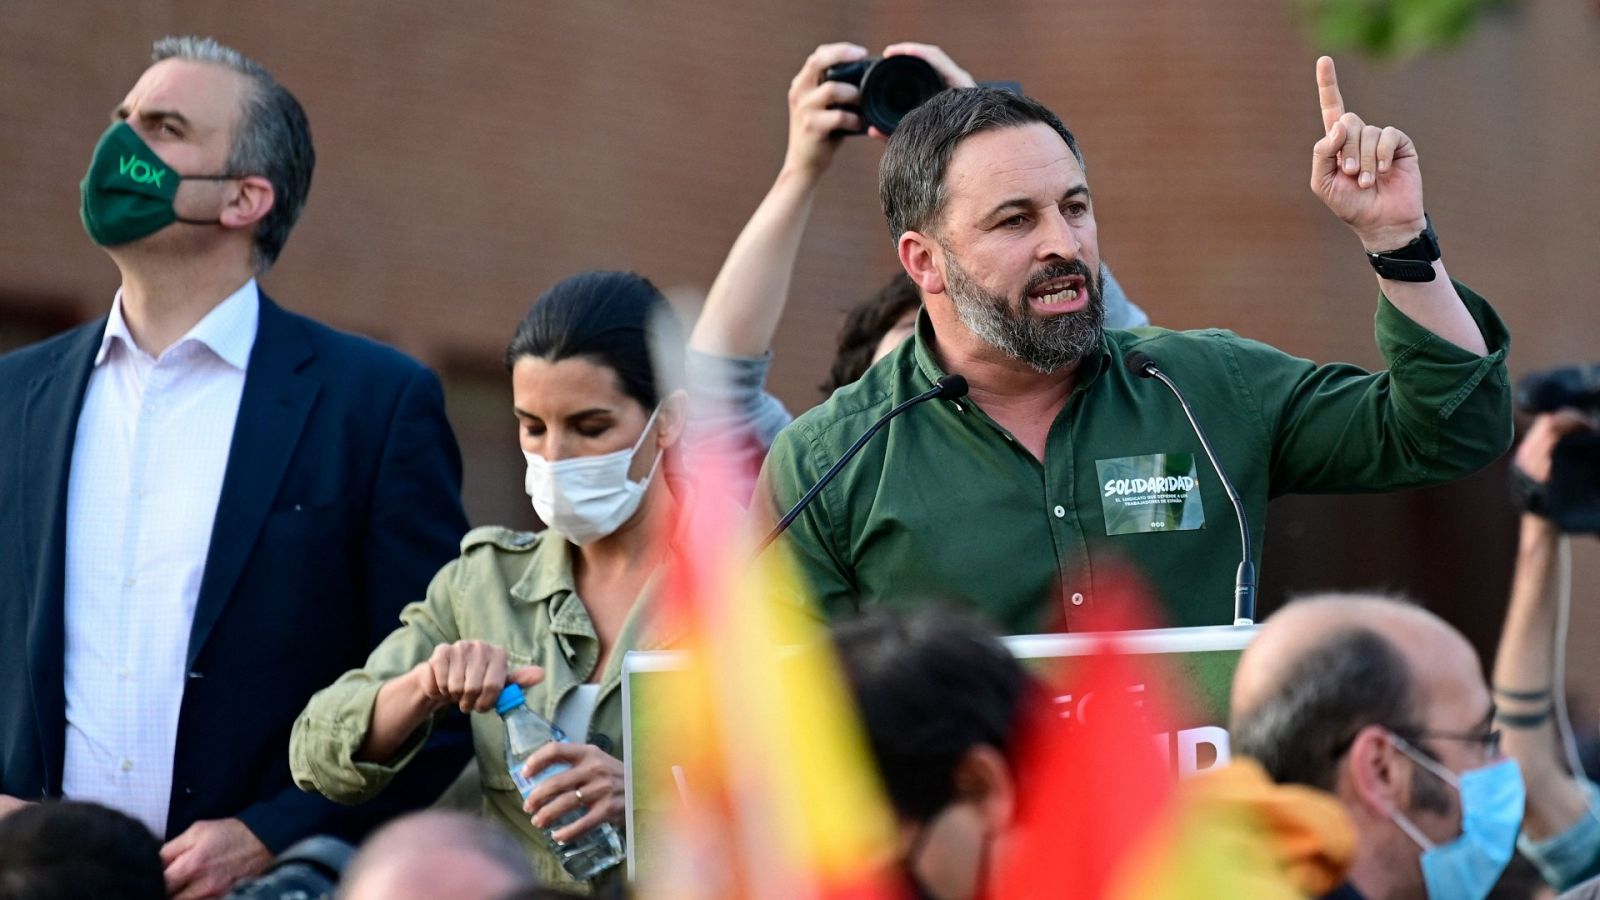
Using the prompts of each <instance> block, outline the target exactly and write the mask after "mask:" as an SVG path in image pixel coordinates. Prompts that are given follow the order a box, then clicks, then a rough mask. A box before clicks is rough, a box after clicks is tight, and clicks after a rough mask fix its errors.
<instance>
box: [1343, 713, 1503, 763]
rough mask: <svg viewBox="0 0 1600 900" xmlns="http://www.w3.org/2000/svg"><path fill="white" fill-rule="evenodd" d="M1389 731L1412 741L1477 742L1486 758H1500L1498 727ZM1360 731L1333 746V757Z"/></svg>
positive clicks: (1344, 748) (1345, 750)
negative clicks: (1472, 729) (1478, 730)
mask: <svg viewBox="0 0 1600 900" xmlns="http://www.w3.org/2000/svg"><path fill="white" fill-rule="evenodd" d="M1369 724H1373V725H1376V724H1378V723H1376V722H1372V723H1369ZM1365 727H1366V726H1365V725H1363V726H1362V728H1365ZM1381 727H1387V726H1381ZM1388 731H1389V732H1390V733H1391V734H1394V735H1397V736H1399V737H1401V738H1403V739H1405V740H1407V741H1410V742H1411V743H1417V742H1418V741H1462V742H1464V743H1468V744H1477V745H1478V746H1480V747H1481V748H1482V752H1483V758H1484V759H1499V758H1500V738H1501V736H1502V734H1503V732H1502V731H1501V730H1500V729H1498V728H1491V729H1489V730H1488V731H1481V732H1472V733H1466V734H1463V733H1461V732H1452V731H1426V730H1424V729H1421V728H1388ZM1360 733H1361V730H1360V729H1357V730H1356V731H1354V732H1352V733H1351V734H1350V736H1349V737H1347V738H1345V739H1344V740H1342V741H1340V742H1339V743H1337V744H1335V745H1334V746H1333V748H1332V750H1333V758H1334V759H1338V758H1339V757H1341V756H1344V755H1345V753H1346V752H1347V751H1349V749H1350V746H1351V745H1352V744H1354V743H1355V742H1356V736H1357V735H1359V734H1360Z"/></svg>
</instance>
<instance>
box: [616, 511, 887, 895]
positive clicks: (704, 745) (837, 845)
mask: <svg viewBox="0 0 1600 900" xmlns="http://www.w3.org/2000/svg"><path fill="white" fill-rule="evenodd" d="M686 493H687V494H688V496H690V497H712V496H714V491H711V490H697V489H691V490H689V491H688V492H686ZM687 508H689V509H691V512H690V513H689V515H690V516H692V521H680V522H679V527H678V529H677V533H678V535H679V539H678V540H677V541H676V542H675V544H676V546H675V550H674V553H673V554H672V558H671V561H670V562H669V564H668V572H667V575H666V578H665V583H664V585H663V591H662V595H661V596H660V597H659V598H658V608H659V610H660V614H661V615H663V616H666V617H669V618H671V619H673V620H675V621H674V624H673V627H672V629H671V630H672V631H674V632H676V633H680V634H683V635H684V637H683V638H682V640H681V642H680V643H679V645H678V649H680V650H681V651H682V652H683V653H684V655H685V656H686V657H687V662H688V669H687V671H685V672H679V673H675V681H674V684H675V688H674V689H673V690H671V691H670V693H668V694H667V695H664V696H658V697H656V702H655V703H653V708H651V709H650V710H649V712H648V714H649V715H650V716H652V717H654V726H655V727H656V728H658V730H659V731H660V732H661V733H663V734H664V735H665V738H664V740H663V744H662V748H661V752H662V753H664V754H666V755H667V756H668V757H669V758H670V759H672V760H678V761H681V762H676V763H674V764H673V766H672V772H673V777H672V781H671V784H670V786H668V788H667V789H668V790H670V791H671V792H672V793H674V794H675V795H676V796H674V797H670V798H665V802H663V799H664V798H659V797H658V798H654V802H652V803H651V804H650V805H651V806H653V807H654V808H655V809H656V810H657V814H656V817H655V819H654V820H653V821H646V822H645V823H643V825H644V826H647V827H649V828H651V829H654V830H656V831H657V832H658V833H660V834H662V835H664V836H665V837H664V839H665V841H666V845H667V848H668V849H667V850H665V851H664V852H663V853H661V854H659V855H658V859H659V860H660V862H661V865H659V866H656V867H655V869H656V872H657V873H658V874H655V875H652V874H650V873H643V877H642V879H641V882H640V883H639V885H638V889H639V895H640V896H642V897H651V898H654V897H667V898H676V897H695V898H765V897H772V898H778V897H782V898H802V900H803V898H819V900H834V898H838V900H856V898H860V900H867V898H887V897H895V896H898V890H899V888H898V882H897V881H896V880H895V879H894V878H893V876H892V875H890V874H889V873H890V872H891V871H892V870H891V869H890V868H889V866H890V863H891V862H892V861H893V859H894V842H895V828H894V819H893V816H892V814H891V812H890V811H889V807H888V804H887V801H886V798H885V795H884V793H883V790H882V787H881V785H880V783H879V781H878V776H877V773H876V769H875V767H874V765H873V762H872V759H871V755H870V751H869V749H868V745H867V741H866V737H865V733H864V732H863V730H862V728H861V726H860V723H859V721H858V720H857V718H856V714H855V709H854V705H853V702H852V700H851V697H850V694H849V692H848V688H847V687H846V685H845V682H844V679H843V676H842V673H841V671H840V669H839V667H838V662H837V660H836V659H835V658H834V656H833V654H832V651H831V645H830V644H829V643H828V640H827V634H826V631H825V629H824V628H823V626H822V625H821V624H820V623H819V622H818V621H817V620H816V619H814V618H812V617H811V616H810V615H808V614H805V613H803V612H801V611H800V610H798V609H796V608H794V607H793V606H792V605H791V600H790V599H789V598H792V597H794V596H801V595H802V593H801V590H800V585H799V578H798V575H797V573H796V572H795V571H794V570H793V568H792V567H791V566H790V564H789V563H788V562H787V559H786V557H785V556H784V555H783V554H782V553H781V546H780V547H777V548H774V550H772V551H769V552H767V553H764V554H761V555H760V557H759V558H756V559H755V561H754V562H752V561H751V559H752V554H751V550H750V548H751V547H752V543H751V542H750V541H749V540H748V539H747V537H746V536H745V535H743V534H742V533H741V530H740V524H741V523H740V522H739V520H738V514H739V513H740V512H741V511H740V510H737V509H736V508H735V507H733V506H732V505H731V504H730V505H727V506H726V507H720V506H717V505H716V503H715V501H712V502H708V503H707V504H706V505H705V506H704V507H694V506H693V504H692V503H691V504H690V505H689V506H688V507H687ZM639 787H641V786H636V789H638V788H639Z"/></svg>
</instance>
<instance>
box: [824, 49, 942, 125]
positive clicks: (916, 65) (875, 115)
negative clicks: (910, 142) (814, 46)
mask: <svg viewBox="0 0 1600 900" xmlns="http://www.w3.org/2000/svg"><path fill="white" fill-rule="evenodd" d="M822 80H823V81H842V82H844V83H845V84H853V85H855V86H856V87H859V88H861V105H860V106H840V107H839V108H840V109H847V110H849V111H851V112H854V113H859V114H860V115H861V118H863V119H865V120H866V123H867V124H868V125H871V126H872V127H874V128H876V129H878V130H879V131H881V132H883V133H884V134H891V133H893V132H894V129H895V126H897V125H899V124H900V120H901V119H903V118H905V115H906V113H908V112H911V111H912V110H913V109H916V108H917V107H919V106H921V105H922V104H924V103H926V102H928V99H929V98H930V97H932V96H933V95H934V94H937V93H939V92H940V91H942V90H944V88H945V84H944V79H943V78H942V77H940V75H939V72H938V70H936V69H934V67H933V66H931V65H929V64H928V61H927V60H924V59H921V58H919V57H915V56H886V57H883V58H882V59H861V60H856V61H855V62H847V63H839V64H838V65H833V66H829V67H828V68H827V69H826V70H824V71H823V73H822ZM837 133H839V134H865V133H866V129H865V128H862V129H861V131H858V132H849V131H841V132H837Z"/></svg>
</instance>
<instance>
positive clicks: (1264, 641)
mask: <svg viewBox="0 0 1600 900" xmlns="http://www.w3.org/2000/svg"><path fill="white" fill-rule="evenodd" d="M1473 692H1477V693H1479V694H1483V693H1484V689H1483V676H1482V672H1481V670H1480V669H1479V667H1478V660H1477V656H1476V654H1475V653H1474V652H1473V649H1472V645H1471V644H1469V643H1467V640H1466V638H1464V637H1462V636H1461V634H1460V632H1458V631H1456V630H1455V629H1454V628H1452V627H1451V626H1450V625H1449V624H1447V623H1446V622H1445V621H1444V620H1443V619H1440V618H1439V617H1438V616H1436V615H1434V614H1433V613H1430V612H1428V611H1427V610H1425V609H1423V608H1421V607H1419V606H1416V605H1413V604H1410V603H1406V602H1403V601H1400V600H1396V599H1393V598H1389V597H1384V596H1380V595H1375V594H1323V595H1318V596H1314V597H1308V598H1306V599H1304V600H1298V601H1296V602H1294V603H1291V604H1289V605H1288V606H1286V607H1284V608H1283V609H1282V610H1280V611H1279V612H1277V613H1276V614H1274V615H1273V616H1272V617H1271V618H1269V619H1268V620H1267V621H1266V623H1265V624H1264V625H1263V626H1262V627H1261V632H1260V633H1259V634H1258V635H1257V636H1256V639H1255V640H1254V641H1253V642H1252V643H1251V645H1250V647H1249V648H1248V649H1247V650H1246V651H1245V652H1244V655H1243V656H1242V657H1241V658H1240V660H1239V668H1238V670H1237V671H1236V672H1235V673H1234V680H1233V693H1232V700H1231V703H1230V707H1231V710H1232V713H1231V718H1232V722H1231V726H1230V732H1231V734H1232V738H1233V749H1234V751H1235V752H1237V753H1240V754H1243V755H1245V756H1251V757H1254V758H1256V759H1258V760H1260V761H1261V763H1262V764H1263V765H1264V766H1266V768H1267V771H1268V772H1269V773H1271V774H1272V776H1273V778H1274V779H1275V780H1277V781H1279V782H1283V783H1300V784H1310V785H1313V786H1316V787H1321V788H1324V789H1328V790H1331V789H1333V787H1334V782H1335V780H1336V773H1337V763H1338V756H1339V751H1340V750H1341V749H1342V746H1341V745H1343V744H1346V742H1348V741H1349V740H1350V739H1351V737H1352V736H1353V735H1354V734H1355V733H1356V732H1357V731H1359V730H1360V729H1361V728H1363V727H1365V726H1367V725H1373V724H1377V725H1383V726H1384V727H1386V728H1390V729H1402V730H1404V729H1415V728H1417V727H1420V723H1421V721H1422V717H1423V710H1424V708H1425V707H1427V706H1429V705H1432V704H1437V703H1440V702H1442V701H1444V700H1446V699H1453V700H1460V699H1462V698H1466V700H1465V701H1463V702H1470V701H1471V697H1470V696H1469V695H1472V694H1473ZM1484 697H1485V702H1487V701H1486V698H1487V695H1486V694H1484Z"/></svg>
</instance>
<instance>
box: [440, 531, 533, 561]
mask: <svg viewBox="0 0 1600 900" xmlns="http://www.w3.org/2000/svg"><path fill="white" fill-rule="evenodd" d="M544 535H545V532H542V531H517V530H515V529H512V528H506V527H505V526H503V525H479V526H478V527H477V528H474V529H472V530H471V531H469V532H467V533H466V535H465V536H463V537H462V538H461V554H462V555H463V556H466V555H468V554H471V553H472V552H473V551H474V550H475V549H479V548H483V550H484V552H488V553H496V552H498V553H516V554H522V553H532V552H533V550H534V549H535V548H536V547H538V546H539V542H540V541H542V540H543V539H544Z"/></svg>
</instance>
